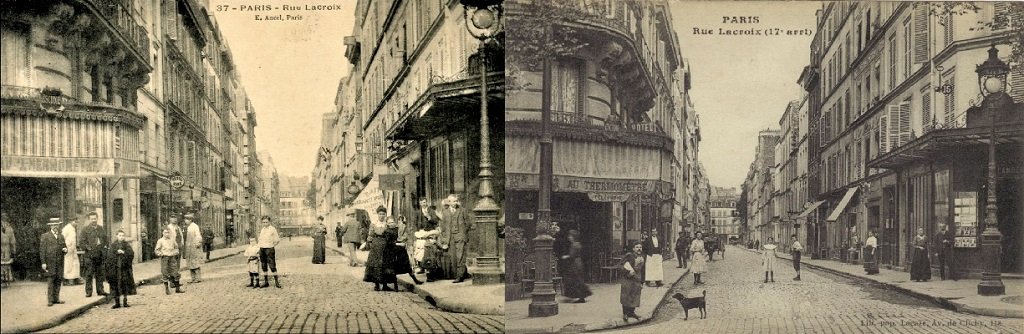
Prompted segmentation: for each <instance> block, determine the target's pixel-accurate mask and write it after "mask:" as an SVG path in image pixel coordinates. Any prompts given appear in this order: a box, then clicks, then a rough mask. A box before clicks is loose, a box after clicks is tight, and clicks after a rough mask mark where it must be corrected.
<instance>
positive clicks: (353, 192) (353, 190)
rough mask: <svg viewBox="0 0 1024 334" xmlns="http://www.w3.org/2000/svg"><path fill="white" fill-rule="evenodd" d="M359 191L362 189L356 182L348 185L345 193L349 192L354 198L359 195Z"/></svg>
mask: <svg viewBox="0 0 1024 334" xmlns="http://www.w3.org/2000/svg"><path fill="white" fill-rule="evenodd" d="M359 190H360V188H359V186H358V185H356V181H352V182H351V183H349V184H348V187H347V188H345V191H347V192H348V194H349V195H353V196H355V195H356V194H358V193H359Z"/></svg>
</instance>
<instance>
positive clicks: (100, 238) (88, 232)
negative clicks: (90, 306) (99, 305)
mask: <svg viewBox="0 0 1024 334" xmlns="http://www.w3.org/2000/svg"><path fill="white" fill-rule="evenodd" d="M88 217H89V225H87V226H85V227H84V228H82V232H81V235H79V242H78V247H80V248H82V250H84V251H85V254H84V255H85V258H83V259H82V261H83V262H84V263H83V265H84V266H83V267H84V268H85V275H84V278H85V296H86V297H92V292H93V289H92V284H93V283H94V282H95V283H96V294H97V295H100V296H106V295H107V292H106V291H103V281H105V279H104V278H103V262H104V261H103V255H104V253H106V250H107V243H108V241H107V232H106V231H104V230H103V227H100V225H99V224H98V221H99V215H97V214H96V212H90V213H89V215H88Z"/></svg>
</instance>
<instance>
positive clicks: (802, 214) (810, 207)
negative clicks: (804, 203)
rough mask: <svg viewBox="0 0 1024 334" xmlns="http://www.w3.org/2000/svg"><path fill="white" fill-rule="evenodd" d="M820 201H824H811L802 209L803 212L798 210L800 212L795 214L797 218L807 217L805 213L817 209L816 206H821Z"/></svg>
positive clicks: (807, 213)
mask: <svg viewBox="0 0 1024 334" xmlns="http://www.w3.org/2000/svg"><path fill="white" fill-rule="evenodd" d="M822 203H825V201H817V202H814V203H811V206H808V207H807V208H806V209H804V211H803V212H800V214H799V215H797V216H796V218H797V219H799V218H804V217H807V215H809V214H811V212H814V210H817V209H818V207H819V206H821V204H822Z"/></svg>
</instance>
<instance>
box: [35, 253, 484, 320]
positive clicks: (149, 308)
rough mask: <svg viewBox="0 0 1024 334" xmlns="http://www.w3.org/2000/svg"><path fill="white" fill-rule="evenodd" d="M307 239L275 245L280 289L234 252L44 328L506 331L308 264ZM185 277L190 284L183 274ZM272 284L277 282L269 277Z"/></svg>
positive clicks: (343, 267)
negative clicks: (176, 284) (196, 278)
mask: <svg viewBox="0 0 1024 334" xmlns="http://www.w3.org/2000/svg"><path fill="white" fill-rule="evenodd" d="M311 244H312V241H311V240H310V239H309V238H295V239H294V240H292V241H289V240H288V239H287V238H285V239H284V241H282V243H281V245H279V246H278V248H277V249H278V252H277V256H278V270H279V273H280V274H282V275H283V277H282V278H281V284H282V286H283V289H277V288H274V287H273V282H271V287H270V288H265V289H251V288H246V287H244V286H245V284H247V283H248V280H247V276H246V274H245V264H244V261H245V258H244V257H243V256H234V257H231V258H227V259H224V260H221V261H216V262H212V263H210V264H208V265H207V266H204V267H203V276H204V277H203V278H204V281H203V282H202V283H198V284H186V285H185V289H186V292H185V293H184V294H172V295H170V296H168V295H164V293H163V287H162V286H161V285H147V286H143V287H140V288H139V295H137V296H132V297H129V303H130V304H131V308H127V309H124V308H122V309H116V310H112V309H110V307H111V306H112V303H107V304H104V305H101V306H98V307H95V308H93V309H91V310H89V311H87V312H86V313H85V314H83V315H81V316H80V317H78V318H75V319H73V320H70V321H68V322H67V323H64V324H62V325H60V326H57V327H54V328H52V329H49V330H47V331H46V332H66V333H83V332H90V333H97V332H99V333H110V332H130V333H154V332H159V333H171V332H175V333H179V332H185V333H197V332H200V333H224V332H231V333H242V332H244V333H266V332H275V333H277V332H286V333H298V332H302V333H338V332H346V333H355V332H359V333H396V332H398V333H407V332H409V333H437V332H447V333H456V332H462V333H484V332H492V333H496V332H501V331H502V330H503V329H504V325H503V320H504V318H503V317H502V316H487V315H474V314H459V313H448V312H444V311H441V310H438V309H437V308H435V307H434V306H432V305H430V304H429V303H427V302H425V301H424V300H423V299H422V298H421V297H420V296H418V295H416V294H413V293H408V292H374V291H373V286H372V285H371V284H369V283H364V282H362V267H359V268H350V267H348V265H347V259H345V258H344V257H342V256H340V255H336V254H332V253H331V254H329V255H328V257H327V264H324V265H313V264H311V263H310V254H311V251H310V245H311ZM182 276H183V277H182V280H183V281H188V273H187V272H183V274H182ZM271 281H273V279H271Z"/></svg>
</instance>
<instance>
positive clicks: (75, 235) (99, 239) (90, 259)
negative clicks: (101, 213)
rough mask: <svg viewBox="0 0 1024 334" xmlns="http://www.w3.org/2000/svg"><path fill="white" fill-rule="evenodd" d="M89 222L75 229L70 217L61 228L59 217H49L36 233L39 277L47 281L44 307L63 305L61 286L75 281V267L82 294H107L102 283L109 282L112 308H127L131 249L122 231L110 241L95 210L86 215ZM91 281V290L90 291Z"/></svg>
mask: <svg viewBox="0 0 1024 334" xmlns="http://www.w3.org/2000/svg"><path fill="white" fill-rule="evenodd" d="M86 217H87V218H88V221H89V224H88V225H86V226H84V227H82V228H81V231H79V229H78V226H77V220H76V219H72V220H71V221H69V222H68V223H67V224H66V225H65V226H64V227H63V228H61V224H63V222H62V220H61V219H60V218H50V220H49V222H48V223H47V225H48V226H49V228H50V230H49V231H48V232H45V233H43V234H41V235H40V236H39V255H40V260H41V267H42V270H43V276H44V277H46V282H47V293H46V298H47V306H53V305H54V304H63V303H64V301H62V300H60V290H61V286H62V285H64V283H65V282H69V283H70V282H77V281H79V280H81V278H82V277H80V276H79V267H80V266H81V268H83V269H84V273H85V275H84V278H85V296H86V297H87V298H88V297H92V295H93V291H95V292H96V295H97V296H107V295H108V293H107V292H106V291H104V288H103V282H104V281H106V282H107V284H109V285H110V295H112V299H113V300H114V307H113V308H121V307H122V306H123V307H129V305H128V295H134V294H135V293H136V289H135V278H134V273H133V272H132V263H133V261H134V258H135V252H134V250H133V249H132V247H131V245H130V244H128V242H127V241H126V240H125V233H124V231H117V233H116V239H115V240H114V241H113V242H109V241H108V240H107V234H106V231H105V230H104V229H103V227H102V226H100V225H99V224H98V218H97V217H98V216H97V214H96V213H95V212H92V213H89V214H88V215H87V216H86ZM93 283H95V290H93Z"/></svg>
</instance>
